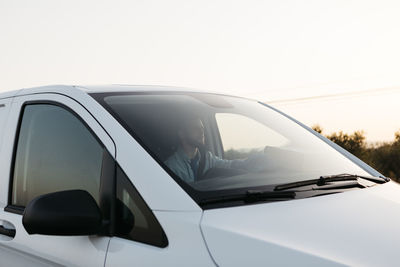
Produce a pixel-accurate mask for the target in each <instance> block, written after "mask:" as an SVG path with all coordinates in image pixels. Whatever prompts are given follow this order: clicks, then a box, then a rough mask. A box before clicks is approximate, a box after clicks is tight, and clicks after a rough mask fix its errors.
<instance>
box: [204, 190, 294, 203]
mask: <svg viewBox="0 0 400 267" xmlns="http://www.w3.org/2000/svg"><path fill="white" fill-rule="evenodd" d="M295 197H296V192H292V191H286V192H274V191H258V190H248V191H247V192H246V193H245V194H235V195H225V196H218V197H211V198H206V199H203V200H200V202H199V205H200V206H204V205H210V204H218V203H225V202H233V201H243V202H245V203H255V202H259V201H265V200H273V201H277V200H287V199H294V198H295Z"/></svg>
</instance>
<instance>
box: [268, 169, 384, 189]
mask: <svg viewBox="0 0 400 267" xmlns="http://www.w3.org/2000/svg"><path fill="white" fill-rule="evenodd" d="M359 178H361V179H365V180H368V181H371V182H374V183H380V184H383V183H386V182H389V181H390V179H389V178H384V177H372V176H371V177H368V176H362V175H356V174H348V173H342V174H337V175H328V176H321V177H320V178H319V179H311V180H304V181H299V182H293V183H287V184H282V185H277V186H276V187H275V188H274V191H282V190H287V189H292V188H297V187H302V186H307V185H318V186H324V185H327V183H329V182H341V181H357V180H358V179H359Z"/></svg>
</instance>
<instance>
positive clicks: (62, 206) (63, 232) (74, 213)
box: [22, 190, 102, 236]
mask: <svg viewBox="0 0 400 267" xmlns="http://www.w3.org/2000/svg"><path fill="white" fill-rule="evenodd" d="M22 224H23V225H24V227H25V230H26V231H27V232H28V233H29V234H42V235H60V236H75V235H94V234H98V233H99V231H100V229H101V226H102V215H101V211H100V208H99V207H98V205H97V203H96V201H95V200H94V198H93V197H92V196H91V195H90V194H89V193H88V192H86V191H84V190H68V191H60V192H55V193H50V194H45V195H41V196H38V197H36V198H34V199H33V200H31V201H30V202H29V203H28V205H27V207H26V208H25V211H24V214H23V217H22Z"/></svg>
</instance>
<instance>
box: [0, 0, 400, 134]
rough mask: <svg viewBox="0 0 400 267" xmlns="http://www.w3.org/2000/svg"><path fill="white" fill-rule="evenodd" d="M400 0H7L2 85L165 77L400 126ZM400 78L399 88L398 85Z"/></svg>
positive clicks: (0, 33) (310, 116)
mask: <svg viewBox="0 0 400 267" xmlns="http://www.w3.org/2000/svg"><path fill="white" fill-rule="evenodd" d="M399 14H400V2H399V1H395V0H393V1H387V0H375V1H368V0H329V1H328V0H313V1H311V0H303V1H299V0H279V1H267V0H263V1H261V0H246V1H244V0H242V1H234V0H209V1H208V0H202V1H198V0H197V1H192V0H181V1H176V0H169V1H165V0H158V1H154V0H153V1H151V0H144V1H138V0H127V1H121V0H112V1H111V0H109V1H101V0H85V1H75V0H62V1H61V0H35V1H34V0H26V1H20V0H0V92H1V91H8V90H13V89H18V88H22V87H33V86H39V85H48V84H112V83H118V84H120V83H125V84H160V85H178V86H188V87H194V88H200V89H206V90H216V91H219V92H221V91H223V92H226V93H233V94H237V95H242V96H247V97H251V98H257V99H260V100H263V101H266V102H268V101H273V100H280V99H293V98H303V97H310V96H319V95H330V94H338V93H339V94H340V93H348V92H357V91H363V90H369V89H380V88H394V89H393V90H382V91H381V92H378V91H377V92H375V93H366V94H360V95H356V96H354V95H353V96H351V97H336V98H328V99H315V100H308V101H302V102H295V103H292V102H290V103H288V102H284V103H283V102H282V103H275V104H273V105H274V106H276V107H277V108H279V109H281V110H283V111H284V112H287V113H289V114H290V115H292V116H294V117H295V118H297V119H299V120H300V121H302V122H304V123H306V124H307V125H310V126H311V125H313V124H316V123H318V124H320V125H321V126H322V127H323V128H325V129H326V132H327V133H329V132H332V131H338V130H344V131H347V132H352V131H354V130H365V132H366V135H367V138H368V140H369V141H387V140H392V139H393V136H394V135H393V134H394V132H395V131H397V130H399V129H400V120H399V119H398V116H397V115H398V114H400V105H398V102H399V100H400V89H399V88H400V75H399V74H400V34H399V29H400V16H399ZM396 88H397V89H396Z"/></svg>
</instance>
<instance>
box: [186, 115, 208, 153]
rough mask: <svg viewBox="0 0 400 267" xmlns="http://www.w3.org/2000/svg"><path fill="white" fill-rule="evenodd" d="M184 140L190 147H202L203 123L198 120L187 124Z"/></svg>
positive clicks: (203, 141)
mask: <svg viewBox="0 0 400 267" xmlns="http://www.w3.org/2000/svg"><path fill="white" fill-rule="evenodd" d="M184 138H185V139H186V142H188V143H189V144H190V145H192V146H195V147H199V146H203V145H204V144H205V138H204V125H203V122H202V121H201V120H200V119H195V120H193V121H191V122H189V123H188V124H187V127H186V129H185V130H184Z"/></svg>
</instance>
